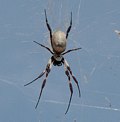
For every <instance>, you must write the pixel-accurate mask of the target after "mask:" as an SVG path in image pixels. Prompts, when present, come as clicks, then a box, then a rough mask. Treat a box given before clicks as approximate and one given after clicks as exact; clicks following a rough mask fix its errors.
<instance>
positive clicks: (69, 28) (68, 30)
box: [66, 12, 72, 39]
mask: <svg viewBox="0 0 120 122" xmlns="http://www.w3.org/2000/svg"><path fill="white" fill-rule="evenodd" d="M71 27H72V12H71V20H70V26H69V27H68V29H67V32H66V39H67V37H68V34H69V32H70V30H71Z"/></svg>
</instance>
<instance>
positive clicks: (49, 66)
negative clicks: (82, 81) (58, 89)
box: [35, 59, 53, 108]
mask: <svg viewBox="0 0 120 122" xmlns="http://www.w3.org/2000/svg"><path fill="white" fill-rule="evenodd" d="M52 64H53V61H52V59H50V60H49V62H48V64H47V66H46V69H45V73H46V76H45V79H44V80H43V83H42V86H41V90H40V94H39V98H38V101H37V104H36V106H35V108H37V106H38V104H39V101H40V98H41V95H42V91H43V88H44V87H45V84H46V80H47V77H48V74H49V73H50V70H51V67H52Z"/></svg>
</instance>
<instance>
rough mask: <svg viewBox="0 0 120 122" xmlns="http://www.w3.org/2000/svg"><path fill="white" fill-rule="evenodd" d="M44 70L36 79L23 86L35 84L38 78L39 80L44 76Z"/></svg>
mask: <svg viewBox="0 0 120 122" xmlns="http://www.w3.org/2000/svg"><path fill="white" fill-rule="evenodd" d="M45 72H46V71H45V70H44V71H43V72H42V73H41V74H40V75H39V76H38V77H37V78H35V79H34V80H32V81H31V82H29V83H27V84H25V85H24V86H27V85H29V84H31V83H33V82H35V81H36V80H37V79H39V78H41V77H42V76H43V75H44V74H45Z"/></svg>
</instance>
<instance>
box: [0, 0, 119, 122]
mask: <svg viewBox="0 0 120 122" xmlns="http://www.w3.org/2000/svg"><path fill="white" fill-rule="evenodd" d="M5 2H6V1H4V2H3V3H2V5H3V7H2V6H1V7H0V9H2V10H1V11H0V12H1V16H3V17H2V18H1V19H0V26H1V30H0V35H1V36H0V40H1V41H0V42H1V45H0V54H1V63H0V68H1V69H2V70H1V72H0V94H1V95H0V99H1V101H0V108H1V110H0V115H1V117H0V121H8V120H9V121H18V122H19V121H23V122H24V121H34V122H38V121H40V122H46V121H48V120H49V121H60V122H64V121H66V122H73V121H74V122H79V121H84V122H90V121H96V120H97V122H101V121H109V122H113V121H116V122H118V121H120V116H119V114H120V104H119V101H120V95H119V94H120V89H119V84H120V83H119V79H120V75H119V72H120V54H119V52H120V39H119V33H118V32H119V31H120V24H119V20H120V18H119V15H120V12H119V11H120V8H119V4H120V2H119V0H115V1H113V0H111V1H107V0H102V1H99V2H98V1H97V2H95V1H89V0H76V1H75V2H70V1H69V0H66V1H63V0H61V1H59V0H58V1H53V0H45V1H44V2H41V1H39V0H35V1H34V2H33V1H32V0H30V1H29V2H25V1H24V2H23V1H21V2H18V1H16V2H15V3H14V4H13V3H9V4H7V5H8V6H6V3H5ZM7 2H8V1H7ZM113 3H114V4H113ZM0 5H1V4H0ZM14 5H16V6H14ZM46 6H47V7H46ZM4 7H5V8H4ZM45 8H46V9H47V15H48V20H49V23H50V25H51V27H52V29H53V31H54V30H56V29H61V30H63V31H66V29H67V27H68V26H69V20H70V12H71V11H72V13H73V26H72V30H71V32H70V34H69V37H68V45H67V49H70V48H76V47H82V50H79V51H76V52H74V53H71V54H68V55H65V58H66V60H67V61H68V63H69V64H70V66H71V69H72V71H73V73H74V74H75V76H76V78H77V79H78V81H79V85H80V89H81V94H82V96H81V98H79V97H78V91H77V87H76V85H75V83H74V81H73V80H72V84H73V87H74V89H73V90H74V94H73V98H72V102H71V107H70V110H69V112H68V114H67V116H65V115H64V112H65V110H66V107H67V104H68V100H69V95H70V91H69V87H68V82H67V77H66V76H65V73H64V69H63V67H53V68H52V70H51V73H50V75H49V76H48V79H47V83H46V86H45V88H44V90H43V94H42V97H41V100H40V103H39V105H38V108H37V110H35V109H34V107H35V105H36V102H37V99H38V95H39V91H40V88H41V83H42V80H43V78H41V79H39V80H38V81H36V82H35V83H34V84H31V85H29V86H28V87H24V84H26V83H27V82H29V81H31V80H33V79H34V78H35V77H37V76H38V75H39V74H40V73H41V72H42V70H44V68H45V66H46V64H47V62H48V59H49V58H50V57H51V55H50V54H49V53H48V52H47V51H46V50H45V49H43V48H41V47H39V46H38V45H36V44H34V43H33V42H32V41H34V40H35V41H38V42H40V43H42V44H45V45H47V46H50V44H49V43H50V42H49V39H48V38H49V33H48V30H47V28H46V25H45V19H44V9H45ZM8 9H9V10H10V12H9V11H8ZM14 10H16V11H17V12H15V11H14ZM2 11H4V14H3V13H2ZM56 13H58V14H56ZM15 17H16V18H15ZM8 20H9V21H8ZM23 20H24V21H23ZM73 57H74V58H73ZM11 111H12V112H11ZM6 116H7V117H6Z"/></svg>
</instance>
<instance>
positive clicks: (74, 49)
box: [62, 48, 82, 55]
mask: <svg viewBox="0 0 120 122" xmlns="http://www.w3.org/2000/svg"><path fill="white" fill-rule="evenodd" d="M79 49H82V48H73V49H70V50H67V51H66V52H64V53H62V55H65V54H66V53H69V52H71V51H76V50H79Z"/></svg>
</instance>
